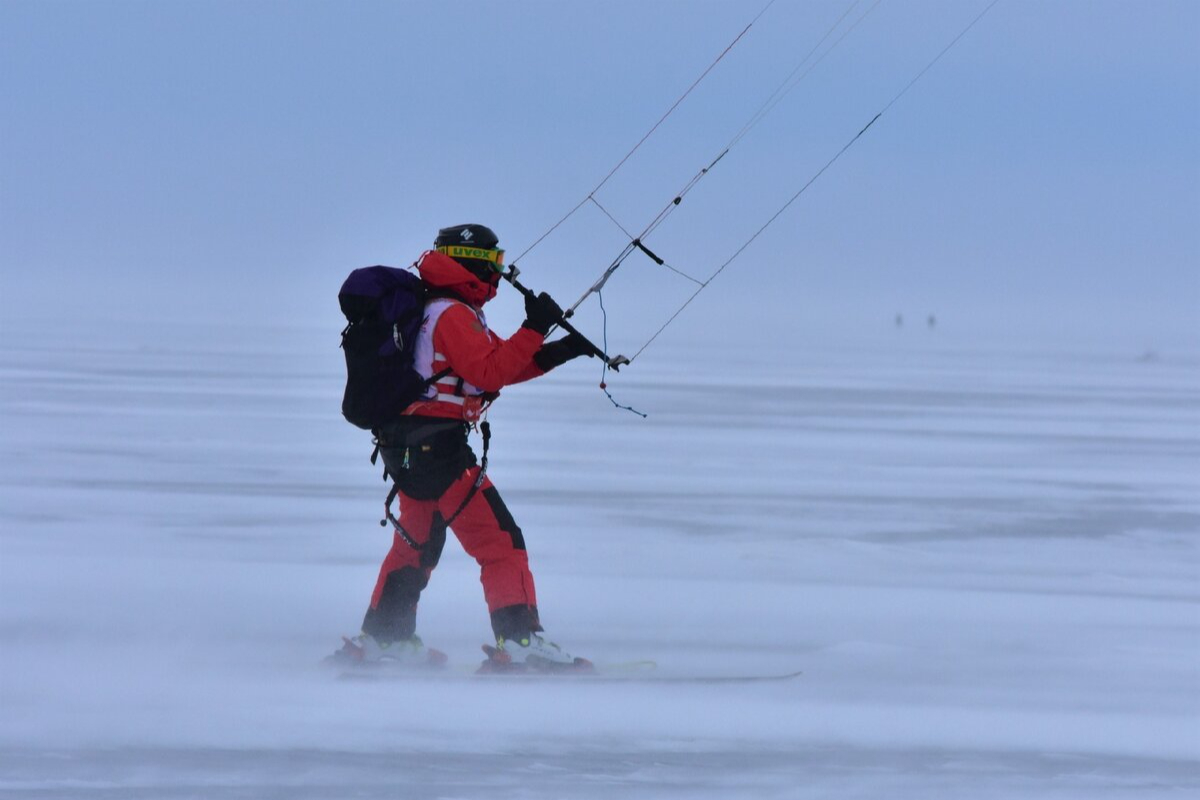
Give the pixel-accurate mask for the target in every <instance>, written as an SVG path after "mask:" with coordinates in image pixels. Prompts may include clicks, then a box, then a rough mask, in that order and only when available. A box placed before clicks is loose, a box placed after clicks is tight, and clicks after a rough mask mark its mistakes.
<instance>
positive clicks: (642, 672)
mask: <svg viewBox="0 0 1200 800" xmlns="http://www.w3.org/2000/svg"><path fill="white" fill-rule="evenodd" d="M803 674H804V673H803V672H802V671H800V670H797V671H795V672H780V673H761V674H733V675H695V674H686V673H683V674H681V673H660V672H658V671H657V665H656V664H655V663H654V662H653V661H632V662H625V663H613V664H596V665H593V667H592V669H591V670H589V671H579V670H555V671H540V670H522V671H508V672H495V671H488V672H479V671H477V670H476V669H475V668H471V669H470V670H462V669H453V668H450V667H442V668H440V669H439V668H422V667H388V666H361V665H360V666H356V667H353V668H350V669H343V670H341V671H340V672H339V673H338V674H337V679H338V680H342V681H351V682H367V683H386V682H403V681H467V680H469V681H476V682H481V683H520V682H527V681H540V682H545V683H581V684H598V683H603V684H614V683H628V684H660V685H662V684H676V685H679V684H708V685H721V684H724V685H736V684H751V683H781V682H785V681H790V680H794V679H796V678H798V677H800V676H801V675H803Z"/></svg>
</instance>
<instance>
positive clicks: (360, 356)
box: [338, 266, 430, 430]
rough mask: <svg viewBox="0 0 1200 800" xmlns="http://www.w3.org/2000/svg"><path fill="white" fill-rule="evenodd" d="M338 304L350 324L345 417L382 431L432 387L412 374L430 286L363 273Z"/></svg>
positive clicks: (345, 338) (401, 275) (390, 274)
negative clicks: (427, 288)
mask: <svg viewBox="0 0 1200 800" xmlns="http://www.w3.org/2000/svg"><path fill="white" fill-rule="evenodd" d="M338 302H339V303H340V304H341V307H342V313H343V314H345V315H346V320H347V321H348V322H349V324H348V325H347V326H346V328H345V330H343V331H342V352H343V353H345V356H346V392H345V394H344V395H343V396H342V416H344V417H345V418H346V419H347V420H349V421H350V422H351V423H353V424H354V425H357V426H358V427H360V428H364V429H366V430H377V429H379V428H380V427H382V426H383V425H385V424H387V423H388V422H393V421H395V420H396V419H398V418H399V417H400V412H402V411H403V410H404V409H405V408H407V407H408V405H409V404H411V403H412V402H413V401H415V400H416V399H417V398H419V397H420V396H421V395H422V394H423V393H424V392H425V389H426V388H427V387H428V386H429V383H430V381H429V380H426V379H425V378H423V377H421V375H420V373H418V372H417V371H416V370H415V369H413V355H414V353H415V351H416V344H417V335H418V333H419V332H420V330H421V323H422V321H423V320H424V318H425V284H424V283H422V282H421V279H420V278H419V277H417V276H416V275H414V274H413V273H411V272H409V271H408V270H403V269H396V268H395V267H384V266H376V267H363V268H362V269H356V270H354V271H353V272H351V273H350V276H349V277H347V278H346V282H345V283H343V284H342V290H341V291H340V292H338Z"/></svg>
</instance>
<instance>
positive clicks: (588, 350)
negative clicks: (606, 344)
mask: <svg viewBox="0 0 1200 800" xmlns="http://www.w3.org/2000/svg"><path fill="white" fill-rule="evenodd" d="M595 354H596V353H595V351H594V350H593V349H592V346H591V345H590V344H588V341H587V339H584V338H583V337H582V336H580V335H579V334H578V333H571V334H568V335H567V336H565V337H563V338H562V339H559V340H558V341H557V342H550V343H548V344H544V345H542V349H541V350H538V351H537V352H536V353H534V354H533V363H535V364H537V365H538V369H540V370H541V371H542V372H549V371H550V370H552V369H554V368H555V367H559V366H562V365H563V364H565V363H567V362H568V361H570V360H571V359H572V358H579V357H580V356H587V357H588V358H591V357H592V356H594V355H595Z"/></svg>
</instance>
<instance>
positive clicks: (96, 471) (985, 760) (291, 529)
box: [0, 325, 1200, 800]
mask: <svg viewBox="0 0 1200 800" xmlns="http://www.w3.org/2000/svg"><path fill="white" fill-rule="evenodd" d="M11 327H12V326H10V329H9V330H6V331H5V332H4V338H3V340H4V349H3V350H2V351H0V411H2V414H3V416H2V420H0V422H2V429H0V526H2V529H0V537H2V538H0V546H2V551H0V571H2V574H0V577H2V580H0V597H2V605H0V648H2V649H0V659H2V660H0V667H2V670H3V673H2V683H0V691H2V695H0V711H2V713H0V797H4V798H27V797H28V798H58V797H62V798H192V797H195V798H262V797H280V798H348V797H366V798H373V797H389V798H408V797H412V798H425V799H428V800H433V798H482V797H488V798H493V797H521V798H559V797H562V798H610V797H650V798H717V797H721V798H725V797H755V798H758V797H783V798H791V797H797V798H808V797H822V798H825V797H836V798H860V797H888V798H928V797H970V798H999V797H1022V798H1028V797H1039V798H1041V797H1047V798H1097V797H1102V798H1134V797H1138V798H1140V797H1196V796H1200V763H1198V761H1200V713H1198V712H1200V666H1198V665H1200V658H1198V656H1200V614H1198V613H1197V610H1198V608H1200V604H1198V601H1200V585H1198V582H1197V578H1198V577H1200V570H1198V568H1197V567H1198V561H1200V559H1198V534H1200V491H1198V489H1200V361H1198V360H1197V359H1196V358H1195V357H1194V356H1188V355H1184V354H1171V353H1165V354H1162V355H1161V356H1160V357H1154V358H1151V357H1145V358H1139V355H1140V354H1139V353H1136V352H1123V351H1120V350H1119V349H1109V350H1105V349H1103V348H1095V350H1094V351H1091V352H1082V351H1075V352H1058V351H1055V350H1053V349H1052V348H1046V349H1033V348H1024V349H1022V348H1017V347H1008V348H1003V347H1000V348H995V347H993V348H981V347H969V346H967V345H966V344H964V343H956V342H955V341H954V340H953V338H952V336H951V335H950V334H949V332H944V331H941V330H939V331H937V332H936V333H934V332H926V331H912V330H908V331H903V332H901V331H888V332H887V335H881V336H880V337H879V338H878V339H877V340H874V341H863V342H858V343H856V344H850V343H843V344H840V345H836V346H835V345H828V344H821V343H819V342H807V343H800V344H798V345H795V346H796V347H797V349H794V350H791V351H788V352H784V351H780V350H774V351H770V350H767V351H761V350H750V349H748V348H733V347H730V348H729V350H728V351H720V350H714V349H713V348H712V347H706V348H704V349H703V350H701V349H700V348H689V347H688V346H684V345H682V344H680V343H679V342H668V341H664V342H663V343H662V344H661V345H656V346H655V348H654V349H652V350H649V351H647V353H646V355H645V356H644V357H643V359H642V360H640V361H639V362H638V363H637V364H635V365H634V366H633V367H632V368H630V369H628V370H626V371H625V372H624V373H623V374H622V375H621V376H617V377H614V378H613V379H612V380H611V388H612V389H613V390H614V392H615V393H616V396H617V397H618V399H619V400H621V401H622V402H629V403H632V404H633V405H635V406H637V407H638V408H640V409H642V410H644V411H646V412H648V413H649V414H650V416H649V418H648V419H645V420H642V419H639V418H637V417H634V416H633V415H631V414H628V413H625V412H621V411H617V410H614V409H613V408H612V406H611V405H610V404H609V402H608V400H607V399H606V398H605V397H604V396H603V394H601V393H600V392H599V391H598V390H597V388H596V382H597V379H598V377H599V368H598V365H597V364H596V363H595V362H591V363H589V364H585V365H583V366H580V365H578V364H572V365H570V366H568V367H565V368H564V369H563V370H562V371H561V372H560V373H558V374H556V375H554V376H551V377H549V378H546V379H544V380H542V381H539V382H536V383H534V384H530V385H526V386H521V387H514V388H513V389H510V390H508V391H506V393H505V397H504V398H503V399H502V400H501V402H500V403H499V404H498V405H497V406H496V408H495V409H494V411H493V412H492V415H491V421H492V424H493V428H494V432H495V436H494V442H493V452H492V459H491V463H492V474H493V476H494V478H495V480H496V482H497V484H498V485H499V487H500V490H501V492H502V493H503V495H504V496H505V498H506V500H507V502H508V504H509V506H510V507H511V508H512V510H513V512H514V514H515V516H516V517H517V519H518V521H519V523H520V524H521V525H522V527H523V529H524V532H525V537H526V539H527V541H528V543H529V546H530V550H531V557H532V561H533V566H534V572H535V575H536V577H537V581H538V589H539V594H540V598H541V606H542V612H543V617H544V621H545V623H546V625H547V628H548V633H549V635H550V636H551V638H553V639H555V640H557V641H559V642H560V643H562V644H563V645H564V646H566V647H567V648H568V649H569V650H572V651H573V652H576V653H578V654H583V655H587V656H590V657H592V658H594V659H595V660H596V661H598V662H600V663H616V662H624V661H629V660H637V659H654V660H656V661H657V662H658V664H659V669H658V672H659V673H660V674H713V675H733V674H740V673H773V672H784V671H791V670H795V669H803V670H804V673H805V674H804V675H803V676H802V677H801V678H799V679H797V680H794V681H791V682H786V683H772V684H737V685H725V684H722V685H693V684H676V685H655V684H636V683H635V684H612V683H596V684H588V683H587V681H586V680H563V681H545V680H542V681H531V682H528V683H512V682H503V683H494V682H486V681H479V680H472V679H469V678H466V677H463V678H462V679H460V680H450V681H402V682H388V683H349V682H344V681H337V680H334V679H333V678H332V677H331V676H330V675H329V674H328V673H326V672H324V671H322V670H321V669H320V668H319V667H318V666H317V662H318V660H319V659H320V658H321V657H322V656H323V655H325V654H326V653H327V652H328V651H330V650H332V649H333V648H334V647H335V646H336V645H337V644H338V642H339V636H340V635H341V634H352V633H355V632H356V631H357V625H358V622H359V621H360V619H361V615H362V612H363V610H364V604H365V602H366V600H367V596H368V594H369V592H370V589H371V587H372V585H373V582H374V578H375V574H376V571H377V569H378V565H379V561H380V559H381V558H382V556H383V554H384V552H385V551H386V549H387V546H388V534H387V532H385V531H384V530H383V529H381V528H380V527H379V526H378V524H377V520H378V518H379V516H380V502H381V501H382V498H383V495H384V491H385V488H384V486H383V484H382V483H381V482H380V480H379V475H378V471H377V470H376V469H375V468H373V467H371V466H370V464H369V463H368V461H367V456H368V455H369V451H370V447H369V444H368V437H367V435H366V434H363V433H361V432H357V431H356V430H354V429H352V428H351V427H350V426H349V425H347V424H345V423H344V422H343V421H342V420H341V419H340V417H339V415H338V403H339V400H340V392H341V380H342V366H341V363H340V354H339V352H338V350H337V348H336V331H335V332H334V333H333V334H332V335H331V334H330V332H329V331H328V330H326V331H320V332H318V331H310V330H291V329H283V328H271V327H262V328H259V329H255V328H250V327H244V326H234V325H212V326H203V325H196V326H175V327H172V328H166V327H151V326H132V325H130V326H127V327H125V328H116V329H112V328H109V329H105V328H99V329H93V328H81V329H80V330H78V331H73V332H72V333H71V335H70V337H69V338H64V339H63V340H61V341H59V340H53V339H47V338H46V333H45V332H44V331H40V330H13V329H11ZM714 364H719V365H721V366H720V367H719V368H718V367H715V366H714ZM477 574H478V573H477V568H476V566H475V564H474V563H473V562H472V561H471V560H470V559H468V558H467V557H466V556H465V555H464V554H463V553H462V551H461V549H459V548H458V546H457V544H455V543H454V542H453V541H451V543H450V544H449V545H448V546H447V550H446V554H445V556H444V558H443V561H442V565H441V566H440V568H439V569H438V571H437V573H436V574H435V576H434V579H433V582H432V584H431V586H430V589H429V590H428V591H427V593H426V597H425V600H424V601H423V605H422V610H421V623H420V630H421V632H422V633H423V635H424V636H425V638H426V640H427V641H429V642H430V643H432V644H434V645H435V646H437V647H439V648H441V649H444V650H446V651H447V652H449V654H450V655H451V658H452V660H453V662H454V663H455V665H456V667H457V668H458V669H460V670H462V671H464V672H465V671H466V670H467V669H468V668H469V666H470V665H471V664H472V663H474V662H475V660H476V659H478V658H480V657H481V654H480V653H479V645H480V644H481V643H483V642H484V641H486V640H487V638H488V635H489V631H488V626H487V617H486V613H485V609H484V605H483V601H482V595H481V592H480V589H479V587H478V583H477Z"/></svg>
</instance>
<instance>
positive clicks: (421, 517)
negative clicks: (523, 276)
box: [348, 225, 590, 663]
mask: <svg viewBox="0 0 1200 800" xmlns="http://www.w3.org/2000/svg"><path fill="white" fill-rule="evenodd" d="M497 245H498V240H497V238H496V235H495V234H494V233H493V232H492V231H491V230H490V229H489V228H486V227H484V226H482V225H459V226H454V227H451V228H445V229H442V230H441V231H440V232H439V234H438V238H437V240H436V241H435V248H436V249H434V250H431V251H429V252H427V253H425V254H424V255H423V256H422V257H421V259H420V261H419V262H418V264H417V269H418V271H419V273H420V275H421V278H422V279H423V280H424V281H425V283H426V284H427V286H428V287H429V288H430V293H429V299H428V300H427V302H426V306H425V319H424V322H423V324H422V328H421V333H420V336H419V338H418V341H417V344H416V354H415V360H414V367H415V368H416V370H417V371H418V372H420V373H421V374H422V375H423V376H424V377H425V378H427V379H432V382H431V383H430V385H429V387H428V389H427V390H426V392H425V395H424V396H423V397H422V398H421V399H419V400H417V401H416V402H414V403H412V404H411V405H410V406H408V408H406V409H404V410H403V414H402V416H401V418H400V419H399V420H398V421H397V422H395V423H392V424H390V425H387V426H385V427H384V428H382V429H380V430H379V431H378V432H377V434H378V443H379V446H380V454H381V455H382V457H383V460H384V464H385V466H386V468H387V472H388V475H389V476H390V477H391V478H392V479H393V480H394V481H395V482H396V487H397V489H398V490H399V501H400V516H399V524H400V527H401V528H402V529H403V533H404V534H406V535H407V540H406V537H405V536H402V535H401V533H400V532H397V533H396V534H395V536H394V539H393V543H392V547H391V550H390V551H389V552H388V554H387V557H386V558H385V559H384V561H383V565H382V567H381V568H380V570H379V578H378V581H377V582H376V585H375V590H374V592H373V593H372V595H371V602H370V607H369V608H368V609H367V612H366V616H365V617H364V619H363V624H362V631H363V635H362V636H360V637H356V638H355V639H354V640H351V641H352V645H348V646H355V647H358V648H360V649H361V652H360V653H359V654H358V656H359V657H366V658H371V657H373V656H375V657H384V658H386V657H388V656H389V655H391V656H393V657H397V658H399V657H400V656H401V654H405V655H413V654H415V655H416V656H417V657H418V658H421V657H422V653H423V651H424V648H423V645H422V644H421V643H420V639H419V638H417V637H416V613H417V603H418V600H419V599H420V595H421V592H422V590H423V589H424V588H425V587H426V585H427V584H428V582H429V577H430V574H431V573H432V572H433V569H434V568H435V567H436V566H437V563H438V560H439V558H440V556H441V552H442V548H443V546H444V544H445V540H446V529H447V527H449V528H450V529H451V530H452V531H453V532H454V535H455V536H456V537H457V538H458V540H459V542H460V543H461V544H462V546H463V549H464V550H465V551H466V552H467V553H468V554H469V555H471V556H472V557H474V558H475V560H476V561H477V562H478V563H479V567H480V581H481V583H482V584H483V594H484V598H485V599H486V601H487V606H488V611H489V612H490V615H491V624H492V630H493V632H494V633H495V636H496V640H497V643H498V647H499V649H500V650H501V651H506V652H507V654H508V655H506V656H505V659H508V658H511V659H512V660H513V661H518V662H519V661H522V660H524V658H525V657H526V656H527V655H529V654H534V655H536V656H537V657H538V658H542V659H544V660H549V661H552V662H563V663H569V662H570V661H571V660H572V659H571V657H570V656H567V655H566V654H565V653H563V652H562V651H561V649H560V648H558V647H557V646H556V645H553V644H552V643H550V642H546V641H545V640H544V639H543V638H542V637H540V636H539V635H538V632H540V631H541V630H542V626H541V622H540V620H539V616H538V605H537V594H536V591H535V589H534V582H533V575H532V574H531V572H530V570H529V558H528V555H527V553H526V549H525V538H524V536H523V535H522V532H521V529H520V527H518V526H517V523H516V521H515V520H514V519H513V516H512V514H511V513H509V510H508V508H507V506H505V504H504V501H503V500H502V499H501V497H500V493H499V492H498V491H497V489H496V487H495V485H494V484H493V483H492V481H491V478H490V477H488V476H487V475H486V474H485V475H483V477H482V480H480V471H481V467H480V464H479V463H478V460H477V458H476V456H475V453H474V452H473V451H472V450H471V447H470V445H469V444H468V441H467V435H468V433H469V431H470V429H471V427H472V426H473V425H474V423H475V422H476V421H477V420H478V419H479V417H480V414H481V412H482V411H483V410H484V409H485V408H486V407H487V405H489V404H490V403H491V402H492V401H494V400H495V399H496V397H497V396H498V394H499V392H500V390H501V389H503V388H504V387H505V386H509V385H511V384H514V383H519V382H521V381H526V380H529V379H531V378H536V377H538V376H540V375H543V374H545V373H546V372H548V371H549V370H551V369H553V368H555V367H556V366H559V365H560V364H562V363H564V362H566V361H568V360H570V359H572V358H575V357H577V356H580V355H590V347H589V346H588V345H587V342H586V340H584V339H583V338H582V337H578V336H575V335H569V336H567V337H565V338H563V339H560V340H558V341H556V342H551V343H546V342H545V341H544V340H545V337H546V334H547V331H549V329H550V328H551V327H553V325H554V324H555V323H556V322H558V321H559V320H560V319H561V318H562V310H561V309H560V308H559V307H558V305H557V304H556V303H555V302H554V301H553V300H552V299H551V298H550V296H549V295H546V294H541V295H539V296H536V297H527V298H526V302H525V310H526V320H525V322H524V323H523V324H522V326H521V327H520V328H519V329H518V330H517V332H516V333H514V334H513V335H512V337H510V338H509V339H507V340H506V339H502V338H501V337H499V336H497V335H496V334H495V333H494V332H492V331H491V329H489V328H488V326H487V320H486V319H485V317H484V313H483V306H484V304H486V303H487V302H488V301H489V300H491V299H492V298H493V297H495V296H496V291H497V288H498V287H499V283H500V278H501V270H502V269H503V266H502V256H503V251H502V250H499V249H498V248H497ZM531 663H532V660H531Z"/></svg>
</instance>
